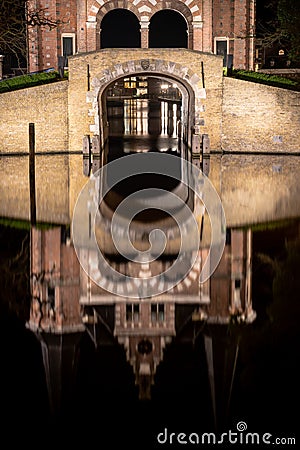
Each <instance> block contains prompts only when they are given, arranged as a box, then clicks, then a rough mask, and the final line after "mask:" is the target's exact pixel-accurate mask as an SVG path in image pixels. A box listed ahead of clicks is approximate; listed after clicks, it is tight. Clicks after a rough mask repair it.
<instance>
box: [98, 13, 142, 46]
mask: <svg viewBox="0 0 300 450" xmlns="http://www.w3.org/2000/svg"><path fill="white" fill-rule="evenodd" d="M100 40H101V43H100V45H101V48H139V47H140V46H141V36H140V24H139V21H138V19H137V17H136V16H135V14H134V13H132V12H131V11H128V10H127V9H121V8H117V9H114V10H112V11H109V12H108V13H107V14H106V15H105V16H104V17H103V19H102V22H101V34H100Z"/></svg>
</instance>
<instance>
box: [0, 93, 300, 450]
mask: <svg viewBox="0 0 300 450" xmlns="http://www.w3.org/2000/svg"><path fill="white" fill-rule="evenodd" d="M137 104H138V101H137V100H132V101H128V102H127V103H125V104H124V109H123V107H122V108H121V111H119V114H120V116H121V117H122V119H121V122H122V126H121V127H119V128H117V125H116V124H117V123H118V121H119V122H120V120H119V118H118V120H117V119H116V120H115V122H114V121H111V128H110V130H111V136H110V138H111V144H112V143H113V145H111V147H110V157H111V158H112V159H114V157H116V158H117V157H120V156H122V155H123V154H126V153H127V150H126V149H129V151H133V152H135V151H138V150H139V149H142V151H145V152H147V151H152V149H151V146H152V145H154V146H155V147H156V149H157V151H165V149H166V148H173V147H174V146H175V140H176V136H177V135H176V133H175V131H174V130H176V127H175V124H176V123H177V119H178V117H177V115H178V111H177V106H176V105H173V106H172V107H171V108H169V104H167V103H163V102H162V103H161V104H160V105H159V108H157V105H156V106H155V107H154V108H153V110H151V108H150V107H149V105H147V103H146V102H145V101H143V100H141V101H139V107H137ZM175 106H176V107H175ZM128 111H131V113H130V114H129V113H128ZM132 111H134V115H133V116H134V117H132ZM170 111H171V113H172V114H171V113H170ZM123 113H124V114H123ZM126 114H127V116H126ZM128 114H129V116H128ZM116 115H117V113H115V116H116ZM123 116H124V120H123ZM154 118H156V119H155V120H152V119H154ZM175 118H176V121H175ZM161 119H162V120H161ZM169 119H171V120H169ZM171 123H172V126H171V125H170V124H171ZM115 125H116V128H114V127H115ZM119 130H124V131H122V132H121V134H122V133H124V134H125V138H124V139H123V140H122V141H121V142H122V146H120V147H118V143H120V141H118V136H119V133H120V131H119ZM153 130H155V133H154V135H151V132H153ZM132 135H133V136H132ZM142 137H145V139H142ZM177 137H178V136H177ZM152 138H153V139H152ZM114 139H115V140H114ZM167 142H168V143H167ZM166 143H167V145H166ZM169 144H172V145H170V146H169ZM177 151H178V148H177ZM37 160H38V167H39V168H40V170H41V172H40V171H39V173H38V174H37V189H38V192H39V193H40V194H39V195H38V196H37V202H38V203H37V215H38V222H44V223H45V222H48V223H50V222H51V225H47V226H46V225H45V224H44V225H43V226H37V227H30V226H29V224H28V218H29V189H28V180H27V177H28V164H27V160H26V157H24V156H22V157H17V156H14V157H3V156H1V159H0V164H1V170H2V174H3V177H2V182H1V199H2V202H1V206H0V208H1V216H2V217H3V219H2V224H1V226H0V245H1V254H0V258H1V259H0V268H1V275H0V296H1V303H0V311H1V327H0V329H1V333H2V336H1V337H2V339H1V367H2V369H1V378H0V383H1V384H0V387H1V399H2V400H1V402H2V408H3V410H4V411H5V413H6V420H5V424H7V425H9V424H10V425H13V428H18V427H20V426H21V425H22V424H23V425H24V430H25V431H26V432H28V430H30V429H32V427H35V428H36V430H37V429H43V427H44V426H45V423H47V424H50V430H52V431H53V429H55V427H57V426H59V427H60V428H63V431H64V433H65V437H66V438H68V439H69V440H70V441H69V443H70V442H72V436H70V433H69V430H70V429H72V430H74V429H76V427H77V428H78V429H82V430H83V433H84V437H85V444H88V443H89V442H90V441H92V440H93V438H94V437H95V433H94V431H95V430H97V433H96V434H97V440H98V442H99V443H101V444H102V445H105V444H103V443H104V442H106V446H104V447H103V448H107V449H110V448H115V445H116V444H120V445H122V444H124V445H125V444H129V445H131V448H133V447H134V446H135V445H138V448H156V447H157V445H156V436H157V434H158V433H161V432H163V431H164V429H165V428H166V427H167V428H168V431H169V432H170V433H171V432H176V433H178V432H179V431H182V432H186V433H191V432H196V433H201V432H209V431H212V430H214V429H215V424H216V421H217V426H218V429H219V430H220V429H222V428H223V429H225V431H227V430H228V428H229V427H231V428H232V429H233V425H232V423H233V422H234V423H235V421H236V420H244V421H246V422H247V424H248V429H249V431H253V432H259V431H262V432H271V433H274V434H275V433H276V432H277V433H279V434H286V433H287V432H288V431H289V432H290V433H294V431H295V430H296V418H295V416H294V415H293V413H292V411H290V407H291V404H292V403H293V400H291V399H295V403H296V397H297V394H298V393H299V390H298V380H299V368H298V364H297V362H298V357H299V326H298V317H299V312H300V311H299V301H298V297H299V288H300V286H299V276H298V268H299V263H300V245H299V242H300V234H299V231H300V221H299V217H300V213H299V212H300V205H299V198H300V196H299V186H298V182H297V180H298V179H299V170H300V165H299V163H300V160H299V157H298V156H283V155H280V156H272V155H270V156H267V155H255V156H251V155H212V156H211V157H210V174H209V176H210V178H211V180H212V181H213V183H214V185H215V186H216V188H217V190H218V192H219V194H220V197H221V200H222V203H223V205H224V208H225V214H226V219H227V227H228V229H227V237H226V247H225V251H224V254H223V257H222V260H221V262H220V264H219V266H218V268H217V270H216V271H215V273H214V274H213V276H212V277H211V278H210V279H209V280H208V281H207V282H206V283H205V284H203V285H199V282H198V277H199V270H200V266H201V261H203V260H204V259H205V257H206V255H207V252H208V247H209V246H208V238H207V235H206V231H207V230H204V234H203V236H202V241H201V242H202V246H201V249H200V251H199V257H198V259H197V263H196V264H195V266H194V267H193V269H192V270H191V271H190V272H189V274H188V276H187V277H186V278H184V279H183V281H182V282H181V283H179V284H178V285H177V287H176V289H174V291H173V292H172V293H169V294H166V295H165V296H160V297H158V298H150V299H149V298H143V299H142V300H141V301H140V300H134V299H127V300H126V301H124V298H123V297H119V298H118V297H117V296H116V297H112V296H110V295H109V294H108V292H106V291H105V290H104V289H101V288H99V287H98V286H97V285H96V284H94V283H92V282H91V280H90V279H89V278H88V277H87V276H86V274H85V272H83V271H82V270H81V269H80V266H79V263H78V259H77V256H76V254H75V251H74V248H73V245H72V236H71V230H70V223H71V220H70V205H72V204H73V203H74V202H73V200H74V199H76V197H77V195H78V193H79V191H80V189H81V187H82V185H83V182H84V177H83V176H82V157H81V156H80V157H78V155H69V156H68V157H67V156H66V155H44V156H41V155H39V156H37ZM12 167H13V170H11V169H12ZM279 167H280V170H279V169H278V168H279ZM42 173H44V174H45V173H47V180H48V181H47V182H46V184H45V177H42V178H41V176H42ZM39 177H40V178H39ZM38 180H40V181H38ZM41 180H42V181H41ZM49 180H55V183H54V182H52V183H50V181H49ZM19 185H22V186H23V187H24V186H25V188H22V189H19V190H18V186H19ZM58 187H59V189H58ZM12 190H15V192H17V195H15V196H14V195H13V194H12ZM72 199H73V200H72ZM12 217H13V218H14V221H13V222H11V221H9V220H8V219H9V218H12ZM8 222H9V223H10V226H8ZM208 234H209V233H208ZM85 255H86V257H87V258H88V259H89V261H90V264H91V265H92V266H93V267H95V270H98V269H99V271H100V272H101V270H103V267H100V268H99V267H97V264H98V263H97V259H96V258H95V256H94V255H93V253H92V251H90V250H89V249H86V250H85ZM110 257H111V255H107V258H108V259H109V258H110ZM169 263H170V261H168V260H167V259H165V260H161V261H159V263H149V264H148V263H143V262H141V263H139V264H136V263H132V265H130V264H129V263H128V261H124V260H122V259H118V258H112V259H111V260H110V264H111V265H113V266H114V267H115V268H116V269H117V270H119V271H120V272H121V273H126V271H128V270H129V271H131V272H133V273H136V275H137V276H139V278H140V279H143V277H148V276H149V275H151V274H156V273H157V272H158V273H160V270H161V268H162V267H165V266H166V265H167V264H169ZM103 276H105V274H103ZM112 281H113V280H111V282H112ZM108 282H109V280H108ZM141 288H142V283H141ZM141 292H142V291H141ZM30 293H31V297H30ZM141 297H143V295H141ZM254 319H255V320H254ZM25 324H26V327H25ZM47 393H48V394H49V397H47ZM296 406H297V405H296ZM129 410H130V414H129V412H128V411H129ZM16 423H18V425H16ZM112 423H114V424H115V426H116V428H117V431H116V432H114V433H113V434H112V433H111V432H109V431H108V430H109V426H110V425H111V424H112ZM80 427H81V428H80ZM87 430H92V431H91V433H88V432H87ZM36 432H37V431H36ZM75 434H76V433H75ZM47 435H48V436H49V439H50V440H51V438H52V436H51V431H49V434H48V431H47ZM76 438H77V436H76ZM79 438H80V437H79ZM99 445H100V444H99ZM120 448H121V447H120ZM134 448H136V447H134Z"/></svg>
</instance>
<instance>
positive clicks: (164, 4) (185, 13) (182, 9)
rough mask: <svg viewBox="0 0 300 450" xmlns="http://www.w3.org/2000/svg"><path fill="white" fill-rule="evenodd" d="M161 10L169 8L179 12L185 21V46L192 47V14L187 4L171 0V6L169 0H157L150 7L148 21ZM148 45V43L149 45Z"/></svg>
mask: <svg viewBox="0 0 300 450" xmlns="http://www.w3.org/2000/svg"><path fill="white" fill-rule="evenodd" d="M163 10H171V11H174V12H177V13H180V14H181V16H182V17H183V18H184V19H185V20H186V23H187V35H188V38H187V48H189V49H191V50H192V49H193V45H194V43H193V14H192V12H191V10H190V8H189V7H188V6H186V4H185V3H183V2H182V1H179V0H172V6H170V2H168V1H167V0H162V1H161V2H157V4H156V5H155V6H154V7H153V8H152V13H151V16H150V23H151V19H152V17H153V16H154V15H155V14H156V13H157V12H159V11H163ZM149 47H150V45H149Z"/></svg>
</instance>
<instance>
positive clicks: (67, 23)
mask: <svg viewBox="0 0 300 450" xmlns="http://www.w3.org/2000/svg"><path fill="white" fill-rule="evenodd" d="M30 3H31V4H32V7H33V8H34V7H35V6H36V5H35V3H36V2H35V1H34V0H31V1H30ZM39 3H40V7H41V8H44V7H45V8H47V9H48V13H49V16H51V17H52V18H54V19H59V20H61V21H62V25H60V26H59V27H58V28H57V29H53V30H51V31H50V30H48V29H44V28H42V29H38V28H29V30H28V33H29V35H28V37H29V68H30V71H31V72H32V71H37V70H44V69H48V68H51V67H54V68H57V67H58V58H59V56H62V55H64V54H65V53H66V52H67V53H68V55H69V54H73V53H75V54H78V53H85V52H91V51H95V50H100V49H101V48H102V47H101V23H102V19H103V18H104V17H105V16H106V14H107V13H109V12H111V11H114V10H116V9H124V10H127V11H131V12H132V13H133V14H134V15H135V16H136V18H137V20H138V21H139V24H140V33H141V48H148V46H149V25H150V23H151V20H152V18H153V16H154V15H155V14H157V13H159V12H160V11H162V10H172V11H176V12H178V13H179V14H180V15H181V16H182V17H183V18H184V19H185V21H186V31H187V34H188V44H187V47H188V48H189V49H190V50H199V51H203V52H209V53H216V54H223V53H225V55H224V56H225V57H224V63H226V61H225V60H226V54H232V55H233V64H234V66H235V67H236V68H249V69H252V68H253V58H254V55H253V48H254V37H253V36H254V31H255V30H254V28H255V1H254V0H185V1H180V0H170V1H167V0H99V1H97V0H79V1H75V0H68V1H67V2H60V3H57V2H56V1H55V0H47V1H46V0H41V1H40V2H39ZM116 32H117V30H116ZM175 34H176V26H174V35H175ZM68 40H69V41H68ZM65 45H69V47H68V49H66V47H65Z"/></svg>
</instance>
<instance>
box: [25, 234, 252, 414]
mask: <svg viewBox="0 0 300 450" xmlns="http://www.w3.org/2000/svg"><path fill="white" fill-rule="evenodd" d="M83 251H84V253H85V257H86V258H87V259H88V260H89V262H90V264H91V265H92V266H93V267H96V266H97V261H96V259H95V258H97V256H96V255H97V253H96V252H93V251H91V250H83ZM251 253H252V243H251V231H250V230H235V229H232V230H228V232H227V241H226V247H225V251H224V253H223V256H222V258H221V261H220V264H219V265H218V267H217V269H216V271H215V272H214V273H213V275H212V276H211V277H210V278H209V279H208V280H207V282H205V283H204V284H201V285H200V284H199V275H200V271H201V266H202V264H203V262H204V260H205V259H206V258H207V255H208V249H207V248H203V249H201V250H200V252H199V255H198V257H197V258H196V260H195V264H194V266H193V267H192V269H191V270H190V271H189V273H188V274H187V276H186V277H184V278H183V279H182V281H181V282H180V283H178V284H177V285H176V286H174V287H173V288H172V289H171V290H170V291H168V292H166V293H164V294H161V295H157V296H153V297H151V296H150V297H147V296H146V297H143V295H141V297H140V298H137V299H134V298H130V297H128V298H126V297H124V296H118V295H114V294H110V293H109V292H107V291H106V290H105V289H103V288H101V287H99V286H97V285H96V284H95V283H94V282H92V281H91V279H90V278H89V277H88V276H87V274H86V273H85V271H84V270H83V269H82V268H81V267H80V264H79V261H78V259H77V256H76V253H75V250H74V247H73V245H72V243H71V242H70V240H69V238H68V233H67V232H66V229H65V227H55V228H52V229H45V230H39V229H35V228H34V229H32V231H31V280H32V305H31V314H30V320H29V323H28V326H29V327H30V328H31V329H32V330H33V331H35V332H36V333H37V335H38V337H39V339H40V340H41V342H42V350H43V357H44V363H45V368H46V375H47V382H48V386H49V393H50V394H51V396H52V397H50V401H51V404H52V406H53V408H57V407H59V405H60V402H61V398H60V392H61V389H62V388H63V386H64V389H67V390H68V389H69V387H70V386H69V381H68V380H69V377H70V376H74V373H73V372H72V371H73V370H74V368H73V363H71V366H70V365H69V363H70V361H71V362H72V361H73V358H74V357H75V355H76V351H77V346H78V342H79V339H80V336H81V334H82V331H83V330H86V331H87V333H88V334H89V335H90V336H91V338H92V340H93V341H94V343H95V345H96V346H97V345H107V344H109V345H118V344H120V345H121V346H123V349H124V352H125V354H126V359H127V361H128V363H129V364H130V365H131V367H132V370H133V373H134V377H135V383H136V385H137V386H138V390H139V398H140V399H143V400H149V399H150V398H151V386H152V385H153V384H154V383H155V375H156V372H157V367H158V365H159V364H160V363H161V362H162V361H163V359H164V349H165V348H166V346H167V345H168V344H170V343H171V342H172V340H173V339H174V338H175V337H176V332H177V330H178V328H180V329H184V328H185V329H189V330H192V329H193V327H195V330H196V332H197V333H198V331H197V330H199V324H200V330H203V332H205V324H210V325H224V324H228V323H229V322H230V321H231V320H232V319H234V320H237V321H238V322H240V321H244V322H252V321H253V320H254V319H255V313H254V312H253V310H252V299H251ZM201 256H202V259H201ZM202 260H203V261H202ZM160 264H161V263H160V262H156V261H154V262H153V263H150V264H143V263H141V264H136V263H133V264H132V265H131V266H130V267H127V268H126V267H125V266H126V264H117V265H116V264H114V265H115V268H117V267H118V269H119V270H123V271H124V270H125V271H126V270H127V273H129V272H130V273H133V274H135V275H136V276H137V275H138V274H140V278H141V280H142V279H143V277H147V276H151V274H153V273H156V272H160V271H161V270H162V267H161V266H160ZM164 264H166V263H164ZM123 266H124V267H123ZM98 269H99V268H98ZM101 276H102V277H105V274H104V273H102V275H101ZM111 282H112V281H111V280H107V283H111ZM141 286H142V284H141ZM141 294H143V293H142V291H141ZM177 307H179V310H180V317H181V319H180V320H179V319H178V318H179V315H177V313H176V311H177ZM184 307H186V310H187V314H185V315H182V312H183V309H182V308H184ZM179 310H178V311H179ZM182 317H184V320H182ZM221 328H222V327H221ZM200 332H201V331H200ZM187 335H189V334H188V333H187ZM192 335H194V332H192V333H191V335H190V336H192ZM189 339H191V337H190V338H189ZM211 339H212V338H211V337H209V336H205V342H206V343H205V346H206V347H205V348H206V352H207V362H206V363H207V364H208V369H209V371H210V382H211V383H212V384H211V386H214V385H215V384H216V383H220V382H221V383H223V381H222V379H221V381H220V376H219V375H218V374H217V373H216V372H215V371H214V369H215V366H214V364H215V363H216V362H214V357H213V355H214V351H215V348H218V346H219V345H220V344H219V343H218V342H215V341H214V340H211ZM63 355H65V356H64V358H65V359H64V358H63ZM68 355H69V356H68ZM70 355H73V356H72V357H71V358H70ZM227 364H228V361H227ZM229 364H231V363H229ZM211 365H212V366H211ZM66 373H67V375H66ZM212 374H213V375H212ZM221 378H222V377H221ZM212 392H214V388H213V387H212ZM70 395H71V393H70ZM214 395H215V394H214ZM213 402H216V398H215V397H214V396H213Z"/></svg>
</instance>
